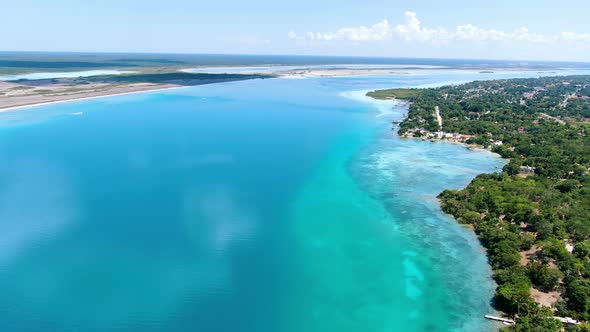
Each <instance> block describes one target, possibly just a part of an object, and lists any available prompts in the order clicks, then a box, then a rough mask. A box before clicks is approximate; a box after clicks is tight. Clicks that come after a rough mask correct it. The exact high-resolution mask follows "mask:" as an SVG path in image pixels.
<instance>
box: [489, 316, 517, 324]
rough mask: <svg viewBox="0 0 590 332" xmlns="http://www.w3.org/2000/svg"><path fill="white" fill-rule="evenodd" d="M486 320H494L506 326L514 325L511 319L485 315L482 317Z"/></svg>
mask: <svg viewBox="0 0 590 332" xmlns="http://www.w3.org/2000/svg"><path fill="white" fill-rule="evenodd" d="M484 317H485V318H486V319H490V320H495V321H498V322H502V323H504V324H506V325H514V323H515V322H514V320H512V319H507V318H502V317H496V316H492V315H485V316H484Z"/></svg>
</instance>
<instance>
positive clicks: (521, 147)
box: [368, 76, 590, 331]
mask: <svg viewBox="0 0 590 332" xmlns="http://www.w3.org/2000/svg"><path fill="white" fill-rule="evenodd" d="M368 96H370V97H373V98H377V99H397V100H403V101H407V102H409V112H408V116H407V118H406V119H405V120H404V121H402V122H401V123H400V125H399V130H398V134H399V135H400V136H401V137H406V138H418V139H423V140H431V141H451V142H455V143H460V144H466V145H469V146H479V147H481V148H485V149H488V150H491V151H493V152H496V153H498V154H500V155H501V156H502V157H504V158H506V159H508V160H509V162H508V164H506V166H505V167H504V169H503V170H502V172H499V173H495V174H483V175H480V176H478V177H476V178H475V179H474V180H473V181H472V182H471V184H469V185H468V186H467V188H465V189H463V190H445V191H444V192H442V193H441V194H440V195H439V198H440V201H441V204H442V208H443V210H444V211H445V212H447V213H449V214H451V215H453V216H454V217H455V218H456V219H457V220H458V221H459V222H460V223H462V224H466V225H469V227H472V228H473V229H474V231H475V232H476V234H477V235H478V237H479V239H480V241H481V243H482V244H483V246H485V247H486V248H487V253H488V256H489V263H490V264H491V266H492V268H493V271H494V279H495V280H496V283H497V284H498V287H497V290H496V296H495V299H494V304H495V307H496V308H497V309H498V310H500V311H502V312H504V313H505V314H506V315H508V316H510V318H512V319H514V321H515V324H514V325H513V326H511V327H509V329H510V330H513V331H532V330H535V331H559V330H561V329H562V328H563V327H564V326H565V327H566V328H567V330H568V331H588V330H589V329H590V326H589V325H587V324H586V323H583V321H589V320H590V136H589V134H590V76H569V77H548V78H538V79H510V80H495V81H476V82H472V83H468V84H463V85H458V86H446V87H441V88H432V89H390V90H380V91H373V92H369V93H368ZM466 273H468V271H466ZM569 317H571V318H569ZM551 318H554V319H551ZM580 321H582V322H580Z"/></svg>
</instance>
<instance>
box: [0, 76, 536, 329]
mask: <svg viewBox="0 0 590 332" xmlns="http://www.w3.org/2000/svg"><path fill="white" fill-rule="evenodd" d="M494 75H498V74H477V73H473V72H461V71H445V72H441V71H436V72H429V71H424V72H423V74H422V75H401V76H395V77H392V76H389V77H350V78H321V79H267V80H252V81H242V82H233V83H224V84H214V85H205V86H197V87H190V88H182V89H176V90H167V91H161V92H150V93H143V94H134V95H126V96H117V97H109V98H100V99H93V100H86V101H79V102H72V103H61V104H54V105H47V106H41V107H34V108H31V109H27V110H19V111H14V112H4V113H0V125H1V127H0V165H1V167H0V294H2V296H1V297H0V330H2V331H15V332H20V331H26V332H30V331H61V332H69V331H257V332H258V331H303V330H305V331H359V330H363V331H396V330H415V331H434V330H439V331H451V330H462V331H473V330H485V329H488V328H490V327H491V326H490V325H488V323H487V322H485V321H484V320H483V319H482V316H483V314H486V313H489V312H491V311H492V308H491V307H490V305H489V301H490V300H491V295H492V293H493V287H494V285H493V283H492V280H491V278H490V270H489V267H488V265H487V264H486V259H485V255H484V252H483V250H482V248H481V246H480V245H479V244H478V242H477V240H476V238H475V236H474V235H473V234H472V233H471V232H470V231H468V230H465V229H463V228H461V227H460V226H459V225H457V224H456V223H455V222H454V221H453V220H451V219H450V218H449V217H448V216H445V215H444V214H442V213H441V211H440V209H439V207H438V203H437V202H436V200H435V196H436V195H437V194H438V193H439V192H440V191H441V190H443V189H445V188H460V187H462V186H465V185H466V184H467V183H468V182H469V181H470V180H471V179H472V178H473V177H474V176H475V175H477V174H478V173H481V172H492V171H495V170H497V169H499V168H501V167H502V165H503V161H502V160H500V159H499V158H497V157H496V156H494V155H492V154H490V153H484V152H473V151H469V150H467V149H465V148H463V147H461V146H458V145H451V144H443V143H439V144H434V143H425V142H421V141H412V140H402V139H399V138H396V137H395V136H394V135H393V134H392V133H391V131H390V123H391V120H392V119H395V118H401V117H402V116H403V114H404V112H405V111H406V110H405V109H404V108H403V107H402V106H400V105H396V104H393V103H391V102H378V101H371V100H369V99H367V98H364V97H363V92H362V91H364V90H370V89H375V88H380V87H396V86H426V85H432V84H440V83H446V82H461V81H468V80H473V79H479V78H491V77H497V76H494ZM501 75H503V77H508V76H532V75H537V74H534V73H518V72H512V73H510V74H501ZM359 91H360V92H359ZM79 112H83V113H82V114H78V115H76V113H79Z"/></svg>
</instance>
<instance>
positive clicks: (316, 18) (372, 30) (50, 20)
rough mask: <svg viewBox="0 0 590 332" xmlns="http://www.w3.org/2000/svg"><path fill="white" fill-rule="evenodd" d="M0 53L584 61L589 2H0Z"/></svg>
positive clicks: (589, 40)
mask: <svg viewBox="0 0 590 332" xmlns="http://www.w3.org/2000/svg"><path fill="white" fill-rule="evenodd" d="M2 2H3V3H2V6H1V7H2V12H3V15H2V18H1V22H2V27H3V28H4V32H3V33H0V50H5V51H9V50H24V51H103V52H164V53H248V54H308V55H363V56H391V57H431V58H437V57H441V58H487V59H520V60H573V61H590V20H588V19H587V13H588V12H589V11H590V1H588V0H585V1H584V0H561V1H547V0H537V1H531V0H510V1H508V0H495V1H486V2H485V3H482V2H481V1H475V0H471V1H466V0H453V1H444V0H416V1H405V2H401V1H392V0H389V1H384V0H363V1H350V0H348V1H342V0H340V1H335V0H325V1H322V0H297V1H289V2H282V1H276V0H275V1H271V0H249V1H246V0H240V1H238V0H209V1H202V0H197V1H195V0H192V1H191V0H167V1H162V0H159V1H153V0H101V1H92V2H91V1H80V0H76V1H75V0H52V1H46V0H19V1H8V0H2Z"/></svg>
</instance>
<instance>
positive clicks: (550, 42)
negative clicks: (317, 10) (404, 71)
mask: <svg viewBox="0 0 590 332" xmlns="http://www.w3.org/2000/svg"><path fill="white" fill-rule="evenodd" d="M404 17H405V21H404V22H403V23H402V24H397V25H394V24H391V23H390V22H389V21H388V20H386V19H383V20H381V21H379V22H377V23H375V24H373V25H371V26H357V27H343V28H339V29H337V30H335V31H328V32H310V31H308V32H305V33H298V32H295V31H289V32H288V34H287V36H288V38H289V39H291V40H296V41H299V42H308V43H309V42H316V43H317V42H323V43H338V42H351V43H354V44H361V43H362V44H364V45H366V44H368V43H378V42H381V43H383V42H396V41H397V42H404V43H406V44H412V43H414V44H429V45H431V46H436V47H440V48H444V47H447V48H449V47H453V46H457V45H458V44H463V45H465V43H472V44H473V43H479V44H486V45H488V46H493V45H492V44H494V45H495V46H498V45H499V44H501V43H505V44H506V43H520V44H524V46H528V47H531V46H534V47H537V48H539V49H542V48H547V47H551V48H554V47H556V46H557V45H563V46H565V47H570V48H575V49H584V48H586V49H589V50H590V33H578V32H572V31H562V32H557V33H555V34H541V33H535V32H531V31H529V29H528V28H527V27H525V26H522V27H519V28H516V29H514V30H513V31H502V30H497V29H486V28H481V27H479V26H477V25H473V24H464V25H458V26H456V27H454V28H452V29H447V28H444V27H427V26H425V25H424V24H423V23H422V22H421V21H420V20H419V19H418V16H417V14H416V13H415V12H413V11H406V12H405V14H404Z"/></svg>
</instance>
